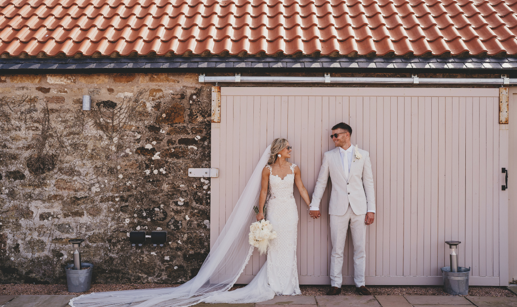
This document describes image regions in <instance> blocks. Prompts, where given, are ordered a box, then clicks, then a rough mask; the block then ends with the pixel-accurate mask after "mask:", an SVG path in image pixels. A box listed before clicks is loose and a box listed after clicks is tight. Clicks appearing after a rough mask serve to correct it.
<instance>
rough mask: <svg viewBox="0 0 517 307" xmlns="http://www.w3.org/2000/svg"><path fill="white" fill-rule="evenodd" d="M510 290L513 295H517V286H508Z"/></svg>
mask: <svg viewBox="0 0 517 307" xmlns="http://www.w3.org/2000/svg"><path fill="white" fill-rule="evenodd" d="M508 290H510V291H512V292H513V293H515V294H517V285H511V286H508Z"/></svg>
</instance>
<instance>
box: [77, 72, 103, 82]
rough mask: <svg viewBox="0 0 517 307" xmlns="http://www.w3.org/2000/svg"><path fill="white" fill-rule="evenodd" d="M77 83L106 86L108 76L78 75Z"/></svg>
mask: <svg viewBox="0 0 517 307" xmlns="http://www.w3.org/2000/svg"><path fill="white" fill-rule="evenodd" d="M77 79H78V80H79V82H82V83H86V84H106V83H108V82H109V74H85V75H78V78H77Z"/></svg>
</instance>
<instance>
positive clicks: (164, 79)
mask: <svg viewBox="0 0 517 307" xmlns="http://www.w3.org/2000/svg"><path fill="white" fill-rule="evenodd" d="M178 82H179V80H178V76H177V75H173V74H168V73H155V74H142V76H141V77H140V83H178Z"/></svg>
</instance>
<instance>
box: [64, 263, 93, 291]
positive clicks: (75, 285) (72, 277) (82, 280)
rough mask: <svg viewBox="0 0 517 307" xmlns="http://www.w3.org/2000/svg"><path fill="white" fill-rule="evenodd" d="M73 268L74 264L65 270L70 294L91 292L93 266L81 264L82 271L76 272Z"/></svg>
mask: <svg viewBox="0 0 517 307" xmlns="http://www.w3.org/2000/svg"><path fill="white" fill-rule="evenodd" d="M73 267H74V264H73V263H71V264H68V265H67V266H66V268H65V272H66V284H67V285H68V292H86V291H88V290H90V287H91V284H92V273H93V264H91V263H87V262H81V270H74V269H73ZM83 268H88V269H83Z"/></svg>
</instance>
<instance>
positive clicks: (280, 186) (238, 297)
mask: <svg viewBox="0 0 517 307" xmlns="http://www.w3.org/2000/svg"><path fill="white" fill-rule="evenodd" d="M266 167H267V168H268V169H269V191H270V195H269V199H268V202H267V216H266V218H267V219H268V220H269V222H270V223H271V225H273V229H274V230H275V231H276V233H277V238H276V239H274V240H272V241H271V242H270V244H269V248H268V250H267V260H266V262H265V263H264V265H263V266H262V268H261V269H260V271H259V273H258V274H257V276H255V278H253V280H252V281H251V283H249V284H248V285H247V286H246V287H244V288H240V289H237V290H234V291H229V292H223V293H220V294H217V295H214V296H212V297H209V298H207V299H205V300H203V301H204V302H207V303H257V302H263V301H267V300H270V299H272V298H273V297H275V294H276V295H298V294H301V291H300V286H299V282H298V268H297V261H296V237H297V228H298V209H297V206H296V201H295V200H294V194H293V188H294V168H295V167H296V165H295V164H292V165H291V174H288V175H286V176H285V178H280V177H279V176H277V175H273V171H272V169H271V166H269V165H267V166H266Z"/></svg>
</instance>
